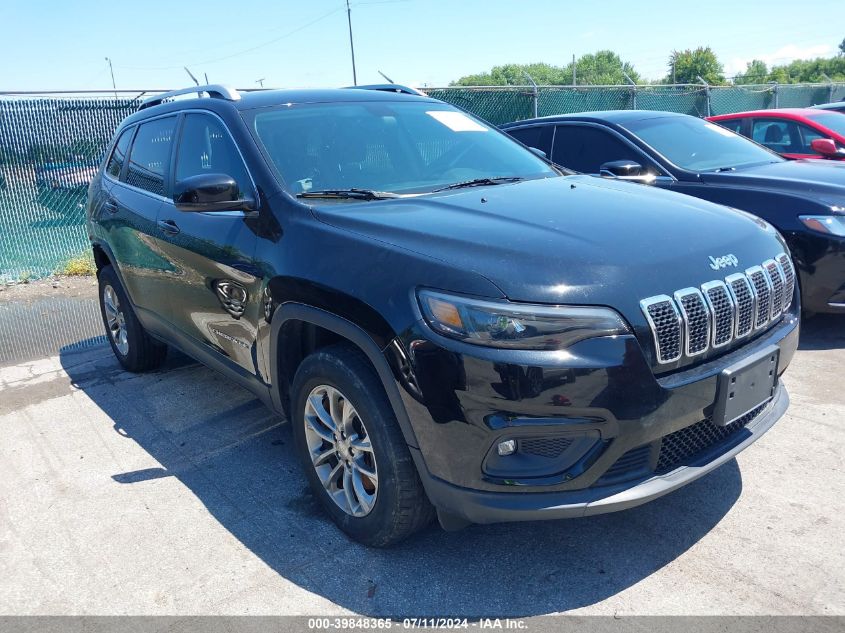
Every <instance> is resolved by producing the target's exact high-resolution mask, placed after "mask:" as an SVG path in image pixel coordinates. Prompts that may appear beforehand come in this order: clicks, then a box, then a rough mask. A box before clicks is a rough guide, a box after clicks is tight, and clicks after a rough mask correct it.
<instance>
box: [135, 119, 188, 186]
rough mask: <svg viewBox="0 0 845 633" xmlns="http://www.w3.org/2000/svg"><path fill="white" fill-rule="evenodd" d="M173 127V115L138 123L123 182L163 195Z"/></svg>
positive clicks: (174, 125) (174, 122)
mask: <svg viewBox="0 0 845 633" xmlns="http://www.w3.org/2000/svg"><path fill="white" fill-rule="evenodd" d="M175 129H176V117H175V116H171V117H165V118H162V119H154V120H153V121H149V122H148V123H142V124H141V125H139V126H138V133H137V134H136V135H135V141H134V142H133V143H132V150H131V152H130V154H129V165H128V167H127V170H126V184H129V185H132V186H133V187H138V188H139V189H143V190H145V191H149V192H150V193H154V194H156V195H159V196H164V195H166V193H167V184H166V180H167V178H166V174H167V170H168V168H169V165H170V150H171V147H172V145H171V143H172V142H173V132H174V130H175Z"/></svg>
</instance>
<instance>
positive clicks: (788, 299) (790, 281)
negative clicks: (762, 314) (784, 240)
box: [775, 253, 795, 312]
mask: <svg viewBox="0 0 845 633" xmlns="http://www.w3.org/2000/svg"><path fill="white" fill-rule="evenodd" d="M775 261H776V262H777V263H778V264H780V268H781V270H782V271H783V279H784V283H783V311H784V312H786V311H787V310H789V308H790V307H791V306H792V295H793V294H794V293H795V269H794V268H793V267H792V262H791V261H790V260H789V256H788V255H787V254H786V253H781V254H780V255H778V256H777V257H775Z"/></svg>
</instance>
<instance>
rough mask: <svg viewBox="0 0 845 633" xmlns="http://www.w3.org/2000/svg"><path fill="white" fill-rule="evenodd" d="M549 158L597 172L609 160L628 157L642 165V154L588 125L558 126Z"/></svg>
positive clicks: (643, 162) (585, 170) (579, 169)
mask: <svg viewBox="0 0 845 633" xmlns="http://www.w3.org/2000/svg"><path fill="white" fill-rule="evenodd" d="M552 160H553V161H554V162H555V163H557V164H558V165H563V166H564V167H568V168H569V169H574V170H575V171H581V172H584V173H586V174H597V173H599V171H600V167H601V166H602V165H603V164H604V163H607V162H609V161H614V160H628V161H633V162H635V163H639V164H640V165H642V166H643V167H648V165H646V164H645V159H644V157H643V156H642V155H641V154H640V153H639V152H637V151H636V150H634V149H633V148H631V147H630V146H629V145H628V144H627V143H624V142H623V141H622V140H621V139H618V138H616V137H615V136H613V135H612V134H611V133H610V132H608V131H605V130H602V129H599V128H595V127H589V126H575V125H559V126H558V127H557V129H556V130H555V141H554V148H553V150H552Z"/></svg>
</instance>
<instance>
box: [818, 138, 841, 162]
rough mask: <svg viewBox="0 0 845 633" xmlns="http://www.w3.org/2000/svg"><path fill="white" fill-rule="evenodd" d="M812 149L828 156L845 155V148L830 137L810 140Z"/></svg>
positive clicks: (837, 156)
mask: <svg viewBox="0 0 845 633" xmlns="http://www.w3.org/2000/svg"><path fill="white" fill-rule="evenodd" d="M810 149H812V150H813V151H814V152H815V153H816V154H821V155H822V156H825V157H827V158H839V157H842V156H845V150H841V149H839V148H838V147H836V141H834V140H833V139H830V138H817V139H815V140H813V141H811V142H810Z"/></svg>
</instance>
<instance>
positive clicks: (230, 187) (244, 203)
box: [173, 174, 255, 212]
mask: <svg viewBox="0 0 845 633" xmlns="http://www.w3.org/2000/svg"><path fill="white" fill-rule="evenodd" d="M173 203H174V204H175V205H176V208H177V209H179V210H180V211H194V212H203V211H206V212H207V211H239V210H240V211H250V210H252V209H253V208H254V206H255V202H254V201H253V200H251V199H249V198H241V192H240V189H239V188H238V183H237V182H235V179H234V178H232V177H231V176H227V175H226V174H198V175H196V176H189V177H188V178H185V179H184V180H180V181H179V182H177V183H176V185H175V186H174V187H173Z"/></svg>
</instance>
